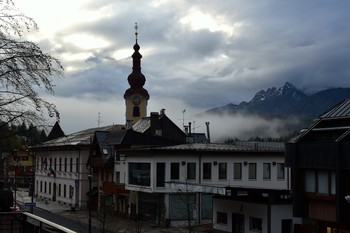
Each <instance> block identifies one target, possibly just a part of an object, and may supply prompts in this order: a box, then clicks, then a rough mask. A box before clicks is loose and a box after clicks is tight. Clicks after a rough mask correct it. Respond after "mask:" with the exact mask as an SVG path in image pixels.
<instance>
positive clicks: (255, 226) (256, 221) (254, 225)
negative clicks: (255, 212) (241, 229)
mask: <svg viewBox="0 0 350 233" xmlns="http://www.w3.org/2000/svg"><path fill="white" fill-rule="evenodd" d="M249 229H250V230H251V231H254V232H262V219H261V218H254V217H250V218H249Z"/></svg>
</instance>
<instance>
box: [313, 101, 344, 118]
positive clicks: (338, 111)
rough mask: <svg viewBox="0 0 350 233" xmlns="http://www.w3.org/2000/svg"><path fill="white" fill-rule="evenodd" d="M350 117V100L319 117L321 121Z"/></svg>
mask: <svg viewBox="0 0 350 233" xmlns="http://www.w3.org/2000/svg"><path fill="white" fill-rule="evenodd" d="M343 117H350V98H348V99H345V100H344V101H343V102H341V103H339V104H337V105H336V106H334V107H333V108H332V109H331V110H329V111H327V112H325V113H323V114H322V115H320V116H319V118H320V119H327V118H343Z"/></svg>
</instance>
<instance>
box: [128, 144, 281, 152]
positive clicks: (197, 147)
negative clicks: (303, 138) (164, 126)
mask: <svg viewBox="0 0 350 233" xmlns="http://www.w3.org/2000/svg"><path fill="white" fill-rule="evenodd" d="M130 150H132V151H206V152H209V151H215V152H284V143H282V142H235V144H219V143H188V144H181V145H174V146H163V147H153V148H135V149H130Z"/></svg>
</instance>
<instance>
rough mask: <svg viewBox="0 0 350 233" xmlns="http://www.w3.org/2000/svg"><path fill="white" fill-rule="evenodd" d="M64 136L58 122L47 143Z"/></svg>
mask: <svg viewBox="0 0 350 233" xmlns="http://www.w3.org/2000/svg"><path fill="white" fill-rule="evenodd" d="M63 136H64V132H63V130H62V128H61V126H60V124H59V123H58V121H56V123H55V125H54V126H53V127H52V129H51V131H50V133H49V135H48V136H47V141H50V140H53V139H56V138H60V137H63Z"/></svg>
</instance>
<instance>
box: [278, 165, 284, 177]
mask: <svg viewBox="0 0 350 233" xmlns="http://www.w3.org/2000/svg"><path fill="white" fill-rule="evenodd" d="M277 179H284V163H277Z"/></svg>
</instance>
